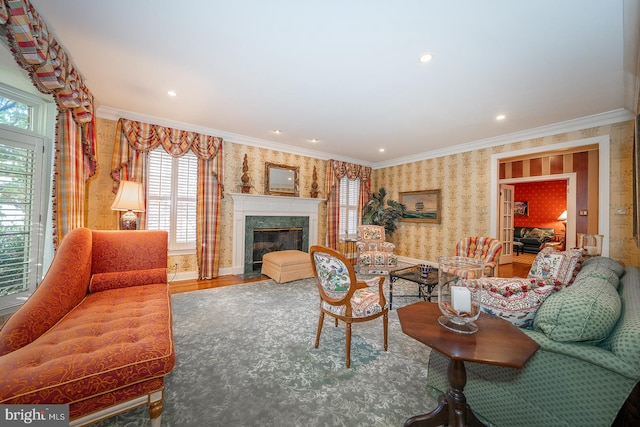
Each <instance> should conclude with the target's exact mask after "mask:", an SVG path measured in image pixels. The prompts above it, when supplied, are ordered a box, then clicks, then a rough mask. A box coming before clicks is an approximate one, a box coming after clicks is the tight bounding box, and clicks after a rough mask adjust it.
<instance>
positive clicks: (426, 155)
mask: <svg viewBox="0 0 640 427" xmlns="http://www.w3.org/2000/svg"><path fill="white" fill-rule="evenodd" d="M96 116H97V117H99V118H102V119H108V120H113V121H117V120H118V119H120V118H126V119H129V120H137V121H141V122H146V123H154V124H158V125H161V126H166V127H171V128H176V129H183V130H186V131H190V132H198V133H202V134H205V135H213V136H217V137H220V138H223V139H224V140H225V141H228V142H234V143H237V144H244V145H250V146H253V147H259V148H266V149H269V150H276V151H282V152H284V153H291V154H298V155H301V156H307V157H313V158H316V159H321V160H330V159H334V160H341V161H345V162H351V163H356V164H360V165H364V166H370V167H372V168H373V169H382V168H387V167H391V166H398V165H403V164H406V163H413V162H417V161H421V160H428V159H434V158H437V157H443V156H450V155H454V154H459V153H464V152H467V151H475V150H481V149H485V148H490V147H495V146H497V145H504V144H510V143H513V142H518V141H525V140H528V139H534V138H542V137H545V136H550V135H557V134H560V133H567V132H573V131H576V130H581V129H588V128H592V127H597V126H604V125H610V124H613V123H619V122H624V121H627V120H631V119H633V118H634V115H633V113H631V112H630V111H629V110H626V109H624V108H621V109H617V110H613V111H609V112H606V113H600V114H594V115H592V116H586V117H581V118H578V119H574V120H568V121H565V122H559V123H554V124H551V125H545V126H540V127H537V128H532V129H527V130H524V131H520V132H514V133H509V134H505V135H501V136H497V137H492V138H486V139H480V140H477V141H471V142H467V143H464V144H459V145H454V146H452V147H446V148H442V149H437V150H431V151H425V152H423V153H417V154H415V155H411V156H406V157H399V158H396V159H391V160H388V161H384V162H377V163H370V162H365V161H363V160H360V159H353V158H348V157H343V156H340V155H338V154H332V153H325V152H322V151H315V150H307V149H303V148H298V147H295V146H292V145H287V144H282V143H279V142H274V141H269V140H266V139H260V138H253V137H250V136H246V135H240V134H236V133H231V132H226V131H222V130H219V129H212V128H207V127H203V126H196V125H192V124H189V123H183V122H177V121H172V120H166V119H162V118H159V117H154V116H148V115H145V114H139V113H133V112H130V111H125V110H119V109H115V108H111V107H104V106H100V107H98V109H97V110H96Z"/></svg>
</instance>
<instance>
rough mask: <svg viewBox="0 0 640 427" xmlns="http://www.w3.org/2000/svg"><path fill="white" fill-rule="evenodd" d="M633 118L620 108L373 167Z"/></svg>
mask: <svg viewBox="0 0 640 427" xmlns="http://www.w3.org/2000/svg"><path fill="white" fill-rule="evenodd" d="M633 117H634V115H633V114H632V113H631V112H630V111H628V110H626V109H624V108H621V109H618V110H613V111H609V112H606V113H600V114H594V115H592V116H586V117H581V118H579V119H574V120H567V121H565V122H560V123H554V124H551V125H545V126H540V127H537V128H531V129H527V130H524V131H520V132H514V133H509V134H505V135H501V136H496V137H492V138H486V139H480V140H477V141H472V142H468V143H464V144H459V145H454V146H452V147H446V148H442V149H438V150H432V151H426V152H424V153H418V154H415V155H411V156H406V157H400V158H397V159H392V160H389V161H385V162H378V163H375V164H374V165H373V166H372V167H373V169H381V168H387V167H391V166H398V165H403V164H406V163H413V162H417V161H421V160H428V159H434V158H437V157H443V156H451V155H453V154H460V153H464V152H467V151H475V150H481V149H485V148H491V147H495V146H498V145H505V144H511V143H514V142H519V141H526V140H528V139H535V138H542V137H545V136H550V135H557V134H561V133H567V132H574V131H577V130H582V129H589V128H593V127H597V126H604V125H610V124H613V123H620V122H624V121H627V120H631V119H633Z"/></svg>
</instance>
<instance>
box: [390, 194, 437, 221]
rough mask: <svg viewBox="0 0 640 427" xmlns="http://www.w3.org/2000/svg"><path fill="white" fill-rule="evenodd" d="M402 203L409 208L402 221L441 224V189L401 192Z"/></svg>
mask: <svg viewBox="0 0 640 427" xmlns="http://www.w3.org/2000/svg"><path fill="white" fill-rule="evenodd" d="M400 203H402V204H403V205H405V207H406V208H407V209H406V211H405V212H404V215H403V216H402V221H408V222H428V223H429V222H430V223H434V224H440V219H441V218H440V206H441V201H440V190H423V191H405V192H400Z"/></svg>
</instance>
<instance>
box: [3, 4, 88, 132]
mask: <svg viewBox="0 0 640 427" xmlns="http://www.w3.org/2000/svg"><path fill="white" fill-rule="evenodd" d="M0 25H2V26H3V27H4V28H5V29H6V32H7V38H8V40H9V42H10V43H11V46H10V47H11V52H12V53H13V55H14V57H15V59H16V62H17V63H18V64H19V65H20V67H22V68H23V69H25V70H27V71H28V72H29V75H30V76H31V80H32V81H33V83H34V84H35V85H36V87H37V88H38V90H39V91H40V92H42V93H46V94H52V95H53V96H54V98H55V101H56V103H57V105H58V108H59V109H60V110H61V111H66V110H71V112H72V113H73V119H74V120H75V121H76V123H78V124H79V125H82V124H84V123H91V121H92V120H93V111H94V106H93V95H92V94H91V92H90V91H89V89H88V88H87V86H86V85H85V83H84V79H83V78H82V76H81V75H80V74H79V73H78V71H77V70H76V68H75V67H74V66H73V64H72V63H71V61H70V60H69V56H68V55H67V54H66V52H65V50H64V49H63V48H62V46H61V45H60V44H59V43H58V41H57V40H56V39H55V38H54V37H53V35H52V34H51V32H49V30H48V29H47V25H46V24H45V23H44V21H43V20H42V18H40V15H39V14H38V12H37V11H36V10H35V9H34V8H33V6H31V4H30V3H29V1H28V0H4V1H0Z"/></svg>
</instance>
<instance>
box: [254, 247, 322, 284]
mask: <svg viewBox="0 0 640 427" xmlns="http://www.w3.org/2000/svg"><path fill="white" fill-rule="evenodd" d="M262 274H264V275H265V276H269V277H271V278H272V279H273V280H275V281H276V282H278V283H285V282H291V281H292V280H299V279H307V278H309V277H313V270H312V269H311V258H309V254H308V253H306V252H302V251H295V250H290V251H275V252H269V253H267V254H265V255H264V256H263V257H262Z"/></svg>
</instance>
